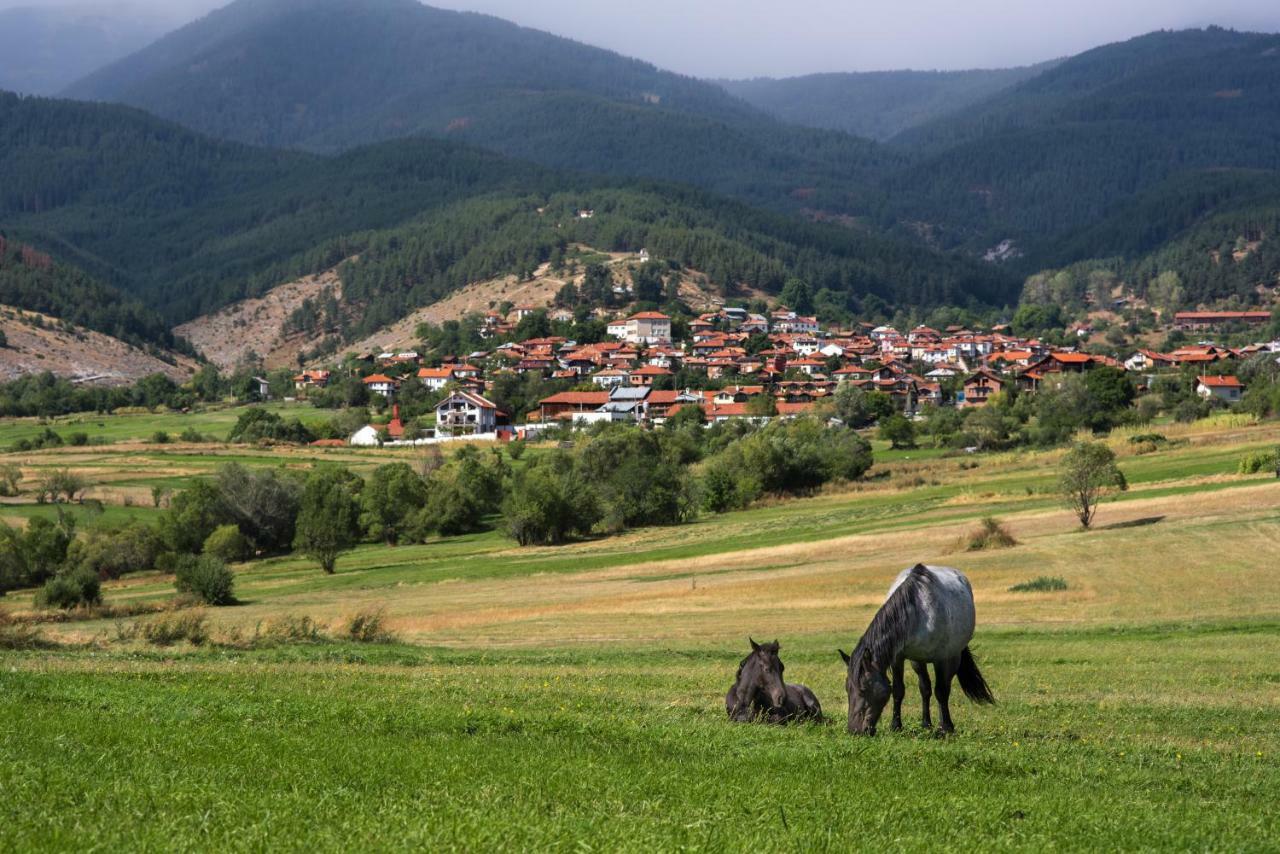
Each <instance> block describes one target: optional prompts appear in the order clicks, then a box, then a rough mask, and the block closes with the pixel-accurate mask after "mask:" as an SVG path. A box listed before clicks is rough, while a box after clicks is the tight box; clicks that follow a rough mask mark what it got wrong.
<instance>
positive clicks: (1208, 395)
mask: <svg viewBox="0 0 1280 854" xmlns="http://www.w3.org/2000/svg"><path fill="white" fill-rule="evenodd" d="M1196 394H1198V395H1200V396H1201V397H1203V398H1204V399H1205V400H1210V399H1216V400H1221V401H1225V402H1226V403H1239V402H1240V398H1241V397H1242V396H1243V395H1244V383H1242V382H1240V378H1239V377H1214V376H1207V375H1206V376H1202V377H1200V380H1199V382H1197V383H1196Z"/></svg>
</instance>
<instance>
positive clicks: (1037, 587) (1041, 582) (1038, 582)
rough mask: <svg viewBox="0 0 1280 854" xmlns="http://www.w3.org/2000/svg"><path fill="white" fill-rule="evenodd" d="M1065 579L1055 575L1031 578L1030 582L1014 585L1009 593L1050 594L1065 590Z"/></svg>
mask: <svg viewBox="0 0 1280 854" xmlns="http://www.w3.org/2000/svg"><path fill="white" fill-rule="evenodd" d="M1066 589H1067V582H1066V579H1064V578H1060V577H1059V576H1056V575H1042V576H1040V577H1039V578H1033V579H1032V580H1031V581H1024V582H1022V583H1021V584H1015V585H1013V586H1012V587H1010V588H1009V592H1010V593H1052V592H1054V591H1057V590H1066Z"/></svg>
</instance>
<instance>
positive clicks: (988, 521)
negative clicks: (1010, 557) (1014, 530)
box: [964, 516, 1018, 552]
mask: <svg viewBox="0 0 1280 854" xmlns="http://www.w3.org/2000/svg"><path fill="white" fill-rule="evenodd" d="M1017 544H1018V541H1017V540H1015V539H1014V538H1013V534H1011V533H1009V529H1008V528H1006V527H1005V526H1004V525H1003V524H1001V522H1000V520H999V519H994V518H992V517H990V516H988V517H986V518H985V519H983V520H982V522H981V523H980V524H979V525H978V529H977V530H975V531H971V532H970V533H969V535H968V536H966V537H965V538H964V547H965V548H966V549H967V550H968V551H971V552H977V551H983V550H985V549H1007V548H1012V547H1013V546H1016V545H1017Z"/></svg>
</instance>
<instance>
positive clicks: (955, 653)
mask: <svg viewBox="0 0 1280 854" xmlns="http://www.w3.org/2000/svg"><path fill="white" fill-rule="evenodd" d="M973 623H974V611H973V589H972V588H971V587H969V579H967V578H965V577H964V574H963V573H962V572H960V571H959V570H957V569H952V568H950V567H946V566H924V565H923V564H916V565H915V566H914V567H912V568H911V569H908V570H904V571H903V572H902V573H901V574H900V575H899V576H898V578H897V580H896V581H894V583H893V587H891V588H890V589H889V598H888V599H887V600H885V603H884V605H882V606H881V607H880V610H879V611H878V612H877V613H876V615H875V618H874V619H872V621H871V625H870V626H868V627H867V631H866V634H864V635H863V636H862V640H860V641H858V645H857V646H856V647H855V648H854V650H853V655H847V654H845V652H844V650H840V657H841V658H843V659H844V661H845V665H846V666H847V675H846V676H845V688H846V689H847V690H848V692H849V732H851V733H857V734H864V735H875V734H876V724H877V723H878V722H879V721H880V715H881V714H883V712H884V707H885V704H886V703H888V702H889V697H890V694H892V696H893V723H892V724H891V727H892V729H895V730H899V729H902V698H903V696H904V695H905V694H906V692H907V688H906V685H905V684H904V683H903V678H902V677H903V663H904V662H906V661H910V662H911V667H912V669H914V670H915V672H916V676H917V677H918V678H919V680H920V700H921V702H922V703H923V705H924V726H925V728H926V729H931V728H932V727H933V721H932V719H931V718H930V716H929V695H930V692H931V687H930V684H929V671H928V669H927V665H928V664H930V663H932V664H933V674H934V677H935V682H934V686H933V689H934V690H936V691H937V695H938V711H939V712H940V713H941V715H942V725H941V726H940V727H939V728H938V732H939V734H942V735H945V734H947V733H950V732H954V731H955V726H954V725H953V724H952V723H951V709H950V707H949V705H948V702H949V701H950V699H951V677H953V676H958V677H959V678H960V688H961V690H963V691H964V693H965V696H967V697H968V698H969V699H970V700H973V701H974V702H975V703H994V702H995V701H996V700H995V697H993V696H992V695H991V689H990V688H988V687H987V683H986V681H985V680H984V679H983V678H982V674H981V673H980V672H979V671H978V665H977V664H975V663H974V660H973V655H972V654H970V652H969V640H970V639H971V638H972V637H973ZM891 673H892V675H893V683H892V685H891V684H890V682H889V678H888V677H889V674H891Z"/></svg>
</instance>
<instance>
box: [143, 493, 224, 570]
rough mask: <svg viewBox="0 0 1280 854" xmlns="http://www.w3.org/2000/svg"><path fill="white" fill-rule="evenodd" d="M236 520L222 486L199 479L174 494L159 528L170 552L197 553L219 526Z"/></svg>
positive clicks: (158, 524) (162, 515)
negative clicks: (224, 496) (228, 507)
mask: <svg viewBox="0 0 1280 854" xmlns="http://www.w3.org/2000/svg"><path fill="white" fill-rule="evenodd" d="M232 521H233V519H232V516H231V513H230V511H229V510H228V509H227V507H226V505H225V504H224V503H223V500H222V494H221V493H220V492H219V491H218V487H217V486H215V485H214V484H212V483H209V482H208V481H204V480H197V481H195V482H193V483H192V484H191V486H189V487H187V488H186V489H184V490H183V491H182V492H179V493H178V494H177V495H175V496H173V500H171V501H170V502H169V507H168V509H166V510H165V511H164V512H163V513H162V514H160V520H159V522H158V523H157V527H158V529H159V533H160V539H161V540H162V541H163V542H164V545H165V547H166V548H167V549H169V551H171V552H175V553H177V554H197V553H199V552H200V550H201V549H202V548H203V547H204V543H205V541H206V540H207V539H208V538H209V536H210V535H211V534H212V533H213V532H214V530H215V529H217V528H218V527H219V526H221V525H225V524H227V523H230V522H232ZM237 530H238V529H237Z"/></svg>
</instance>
